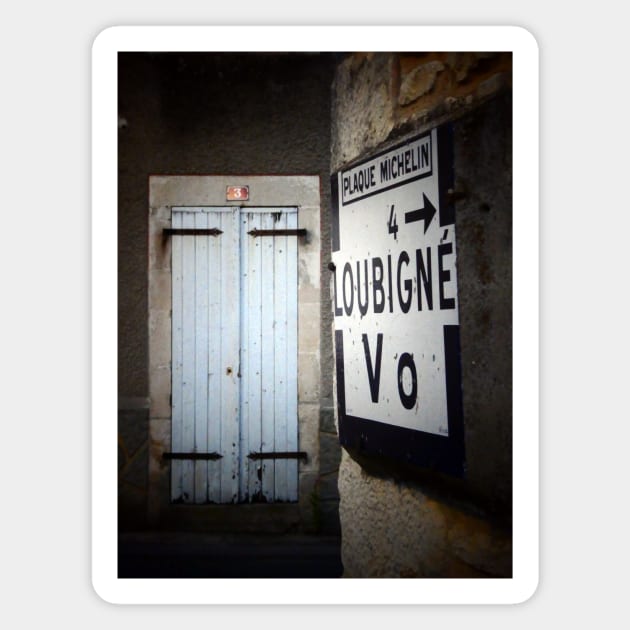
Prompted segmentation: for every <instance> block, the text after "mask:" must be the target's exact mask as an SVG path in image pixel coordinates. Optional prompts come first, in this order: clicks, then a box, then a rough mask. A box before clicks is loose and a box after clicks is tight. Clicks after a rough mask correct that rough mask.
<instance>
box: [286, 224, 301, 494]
mask: <svg viewBox="0 0 630 630" xmlns="http://www.w3.org/2000/svg"><path fill="white" fill-rule="evenodd" d="M297 227H298V213H297V212H292V213H289V214H287V228H288V229H296V228H297ZM297 254H298V239H297V238H295V237H292V238H289V239H287V270H286V279H287V280H286V283H287V350H286V352H287V358H286V361H287V407H286V414H287V451H297V450H298V414H297V400H298V388H297V373H298V369H297V366H298V364H297V358H298V256H297ZM298 466H299V461H298V460H297V459H289V460H287V471H286V474H287V501H297V500H298Z"/></svg>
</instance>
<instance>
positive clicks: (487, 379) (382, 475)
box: [331, 52, 512, 578]
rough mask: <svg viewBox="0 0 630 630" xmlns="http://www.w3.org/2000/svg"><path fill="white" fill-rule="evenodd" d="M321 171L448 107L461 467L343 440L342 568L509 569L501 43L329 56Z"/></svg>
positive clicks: (391, 573)
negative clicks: (457, 475) (444, 469)
mask: <svg viewBox="0 0 630 630" xmlns="http://www.w3.org/2000/svg"><path fill="white" fill-rule="evenodd" d="M332 112H333V116H332V118H333V119H332V137H331V147H332V160H331V165H332V169H331V170H332V171H337V170H339V169H341V168H343V167H345V166H347V165H349V164H350V163H352V162H353V161H356V160H358V159H360V158H363V157H366V156H368V155H371V154H373V153H375V152H377V151H378V150H382V149H386V148H387V147H388V146H389V145H390V144H394V143H395V142H400V141H401V140H402V139H404V138H405V137H408V136H413V135H417V134H418V133H421V132H423V131H425V130H427V129H429V128H432V127H434V126H437V125H439V124H441V123H443V122H446V121H453V128H454V139H453V142H454V171H455V190H454V192H455V194H456V200H457V201H456V232H457V252H458V254H457V256H458V258H457V276H458V291H459V316H460V338H461V353H462V356H461V362H462V388H463V405H464V427H465V429H464V431H465V450H466V463H467V469H466V474H465V477H464V479H463V480H456V479H449V478H445V476H440V475H437V474H434V473H430V472H427V471H409V470H408V469H404V468H403V467H396V466H395V465H391V464H387V463H385V464H383V462H378V463H375V462H374V461H371V460H369V459H367V458H365V457H361V456H358V455H357V454H350V453H347V452H346V451H345V450H344V451H343V453H342V461H341V466H340V471H339V491H340V497H341V501H340V518H341V528H342V560H343V564H344V576H345V577H464V578H467V577H509V576H510V575H511V571H512V544H511V516H512V512H511V511H512V415H511V404H512V398H511V396H512V326H511V322H512V319H511V318H512V312H511V304H512V290H511V286H512V271H511V270H512V260H511V254H512V188H511V167H512V144H511V134H512V129H511V55H510V54H509V53H505V54H504V53H462V52H460V53H446V52H444V53H416V54H410V53H405V54H393V53H389V54H388V53H379V54H369V53H361V54H359V53H356V54H351V55H348V56H347V57H346V58H345V59H344V60H343V61H342V62H341V63H340V64H339V65H338V67H337V71H336V76H335V82H334V87H333V100H332Z"/></svg>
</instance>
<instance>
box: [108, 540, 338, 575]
mask: <svg viewBox="0 0 630 630" xmlns="http://www.w3.org/2000/svg"><path fill="white" fill-rule="evenodd" d="M342 572H343V565H342V564H341V554H340V539H339V538H335V537H318V536H299V535H282V536H277V535H276V536H271V535H269V536H265V535H257V536H253V535H240V534H239V535H236V534H234V535H209V534H197V533H184V534H181V533H177V534H175V533H162V532H160V533H153V532H152V533H127V534H121V535H120V536H119V539H118V577H119V578H338V577H341V574H342Z"/></svg>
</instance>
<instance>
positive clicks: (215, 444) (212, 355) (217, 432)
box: [206, 212, 222, 503]
mask: <svg viewBox="0 0 630 630" xmlns="http://www.w3.org/2000/svg"><path fill="white" fill-rule="evenodd" d="M221 216H222V213H221V212H209V213H208V226H209V227H216V228H219V229H220V228H221ZM221 239H222V235H220V236H218V237H210V240H209V243H208V259H207V266H208V367H207V372H208V375H207V379H208V400H207V410H208V411H207V417H208V442H207V449H208V450H207V452H208V453H213V452H216V453H220V452H221V422H220V419H221V330H220V325H221V282H220V281H219V274H220V273H221V247H222V240H221ZM220 461H221V460H218V461H214V462H207V464H206V465H207V469H208V501H210V502H211V503H220V501H221V463H220Z"/></svg>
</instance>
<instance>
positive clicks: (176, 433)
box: [171, 212, 183, 501]
mask: <svg viewBox="0 0 630 630" xmlns="http://www.w3.org/2000/svg"><path fill="white" fill-rule="evenodd" d="M171 223H172V227H173V228H181V226H182V216H181V214H180V213H179V212H173V215H172V218H171ZM171 267H172V275H173V278H172V289H171V311H172V314H171V317H172V350H171V352H172V356H171V370H172V381H171V451H174V452H181V451H182V423H183V413H182V369H183V344H182V311H183V299H182V292H183V290H182V239H181V237H177V236H175V237H173V242H172V247H171ZM181 499H182V462H181V461H173V462H171V501H181Z"/></svg>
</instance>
